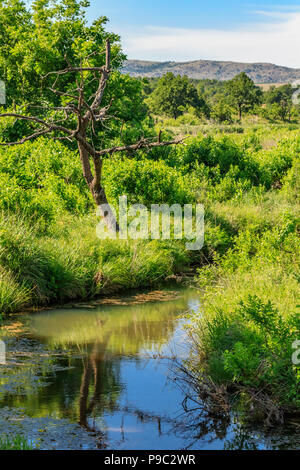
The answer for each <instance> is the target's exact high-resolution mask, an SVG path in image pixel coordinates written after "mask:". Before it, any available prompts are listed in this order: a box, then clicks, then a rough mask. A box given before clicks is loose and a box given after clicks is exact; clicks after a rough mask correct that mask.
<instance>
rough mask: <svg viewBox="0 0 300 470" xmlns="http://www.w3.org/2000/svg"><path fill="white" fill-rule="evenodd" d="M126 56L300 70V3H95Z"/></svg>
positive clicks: (93, 12) (102, 0)
mask: <svg viewBox="0 0 300 470" xmlns="http://www.w3.org/2000/svg"><path fill="white" fill-rule="evenodd" d="M90 2H91V7H90V9H89V13H88V16H89V19H90V20H92V19H94V18H96V17H98V16H101V15H106V16H108V18H109V19H110V24H109V29H110V30H112V31H114V32H116V33H118V34H120V35H121V38H122V44H123V48H124V51H125V53H126V54H127V55H128V58H131V59H133V58H134V59H145V60H179V61H187V60H197V59H215V60H235V61H242V62H273V63H277V64H279V65H286V66H291V67H300V54H299V52H298V51H299V44H300V0H288V3H284V1H283V0H279V1H278V0H263V1H260V2H258V1H257V2H251V1H241V0H205V1H203V0H126V2H125V1H124V0H90Z"/></svg>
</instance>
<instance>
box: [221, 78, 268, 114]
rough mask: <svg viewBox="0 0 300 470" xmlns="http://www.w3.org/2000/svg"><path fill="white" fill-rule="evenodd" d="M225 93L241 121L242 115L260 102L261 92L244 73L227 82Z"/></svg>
mask: <svg viewBox="0 0 300 470" xmlns="http://www.w3.org/2000/svg"><path fill="white" fill-rule="evenodd" d="M227 92H228V97H229V100H230V101H231V103H232V104H233V105H234V106H236V108H237V109H238V113H239V118H240V119H241V117H242V113H243V112H244V111H248V110H250V109H251V108H253V106H254V105H255V104H258V103H259V102H260V99H261V96H262V91H261V90H260V88H259V87H257V86H256V85H255V84H254V82H253V80H251V78H249V77H248V75H246V74H245V73H244V72H242V73H240V74H238V75H236V76H235V77H234V78H233V79H232V80H229V81H228V82H227Z"/></svg>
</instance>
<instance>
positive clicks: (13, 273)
mask: <svg viewBox="0 0 300 470" xmlns="http://www.w3.org/2000/svg"><path fill="white" fill-rule="evenodd" d="M96 222H97V220H96V217H95V216H94V215H90V216H86V217H81V218H79V217H77V216H72V215H68V214H65V216H64V217H61V218H60V219H59V220H58V221H57V222H56V223H55V224H52V225H51V226H50V227H49V229H48V230H47V232H45V233H44V234H41V233H40V231H39V228H38V227H37V228H35V227H34V225H33V224H30V225H29V224H28V222H27V221H26V220H24V219H22V218H20V217H19V216H17V215H10V216H3V217H2V218H0V242H1V244H0V266H1V271H0V276H1V283H0V312H1V314H2V315H4V314H5V313H9V312H12V311H16V310H20V309H22V308H24V307H26V306H30V305H39V306H42V305H47V304H55V303H62V302H67V301H71V300H79V299H88V298H91V297H94V296H95V295H98V294H106V293H109V292H116V291H120V290H126V289H132V288H139V287H146V286H152V285H157V284H159V283H161V282H163V281H164V280H165V278H166V277H168V276H169V275H171V274H174V273H179V272H182V271H184V270H186V269H187V268H188V267H189V264H190V256H189V253H188V252H187V251H186V250H185V247H184V243H183V242H175V241H172V240H169V241H168V240H166V241H157V240H153V241H151V240H149V241H147V240H145V241H144V240H136V241H135V240H128V241H127V240H124V241H123V240H120V241H119V240H100V239H99V238H97V235H96Z"/></svg>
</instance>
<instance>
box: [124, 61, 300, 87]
mask: <svg viewBox="0 0 300 470" xmlns="http://www.w3.org/2000/svg"><path fill="white" fill-rule="evenodd" d="M123 72H124V73H128V74H129V75H131V76H133V77H138V76H139V77H161V76H162V75H163V74H165V73H166V72H173V73H174V74H175V75H187V76H188V77H190V78H198V79H200V78H210V79H217V80H229V79H231V78H232V77H234V76H235V75H237V74H238V73H240V72H246V73H247V75H248V76H249V77H250V78H252V80H253V81H254V82H255V83H291V82H293V81H294V80H297V79H300V69H292V68H288V67H282V66H279V65H274V64H267V63H255V64H246V63H242V62H218V61H214V60H195V61H192V62H150V61H143V60H127V61H126V62H125V65H124V68H123Z"/></svg>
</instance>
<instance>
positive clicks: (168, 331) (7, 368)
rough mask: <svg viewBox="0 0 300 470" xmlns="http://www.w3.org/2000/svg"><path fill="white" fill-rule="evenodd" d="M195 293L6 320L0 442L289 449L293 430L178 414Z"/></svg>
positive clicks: (142, 295)
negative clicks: (179, 377) (179, 369)
mask: <svg viewBox="0 0 300 470" xmlns="http://www.w3.org/2000/svg"><path fill="white" fill-rule="evenodd" d="M200 306H201V299H200V297H199V293H198V291H197V290H196V289H195V288H191V287H189V288H177V287H176V288H169V289H163V290H155V291H148V292H139V293H133V294H131V295H126V296H119V297H110V298H107V299H100V300H96V301H92V302H90V303H80V304H74V305H68V306H67V307H65V308H61V309H59V310H44V311H41V312H35V313H25V314H23V315H14V316H12V317H11V318H10V319H9V321H7V322H6V324H5V328H4V331H7V337H5V338H2V339H3V340H4V343H5V345H6V361H5V363H3V364H0V435H3V434H5V435H8V436H10V435H15V434H20V435H23V436H25V437H26V439H28V442H29V443H30V444H31V445H32V446H33V447H35V448H39V449H100V450H101V449H114V450H116V449H120V450H121V449H124V450H125V449H126V450H127V449H128V450H132V449H134V450H138V449H145V450H147V449H148V450H164V449H165V450H166V449H172V450H179V449H194V450H195V449H205V450H209V449H282V448H284V449H293V448H299V447H300V433H299V432H296V431H297V429H298V431H299V427H298V428H297V427H296V428H295V427H291V428H287V427H285V428H284V429H281V428H276V429H272V430H271V431H270V430H269V429H264V428H260V429H253V428H252V429H250V428H249V427H247V426H246V425H245V424H243V419H242V417H239V416H238V415H235V416H232V419H231V420H229V422H228V420H215V419H213V418H210V417H203V416H202V415H200V413H199V410H197V407H195V406H192V404H191V406H190V410H189V411H187V410H186V408H184V407H183V403H184V399H185V397H186V394H185V391H184V390H182V388H181V387H179V386H178V385H177V383H176V380H174V379H176V361H178V360H179V361H180V360H184V358H186V357H187V355H188V353H189V340H188V337H187V334H186V332H185V328H184V325H185V324H186V323H187V321H189V320H188V319H186V317H187V316H188V314H191V313H193V312H199V309H200Z"/></svg>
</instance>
